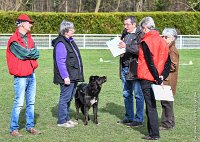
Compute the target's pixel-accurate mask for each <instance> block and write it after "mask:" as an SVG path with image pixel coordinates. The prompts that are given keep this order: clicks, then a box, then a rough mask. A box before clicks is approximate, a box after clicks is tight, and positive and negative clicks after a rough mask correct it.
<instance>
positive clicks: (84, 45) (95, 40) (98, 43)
mask: <svg viewBox="0 0 200 142" xmlns="http://www.w3.org/2000/svg"><path fill="white" fill-rule="evenodd" d="M10 36H11V34H0V49H6V45H7V42H8V39H9V37H10ZM56 36H57V35H56V34H33V38H34V41H35V44H36V46H37V48H38V49H52V48H53V47H52V46H51V41H52V40H53V39H55V38H56ZM117 36H120V34H75V35H74V39H75V42H76V44H77V45H78V47H79V48H80V49H108V47H107V46H106V41H108V40H110V39H112V38H114V37H117ZM176 47H177V48H178V49H200V35H179V36H178V39H177V41H176Z"/></svg>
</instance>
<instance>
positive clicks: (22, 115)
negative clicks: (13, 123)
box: [19, 108, 40, 129]
mask: <svg viewBox="0 0 200 142" xmlns="http://www.w3.org/2000/svg"><path fill="white" fill-rule="evenodd" d="M39 116H40V115H39V114H38V113H34V124H35V125H36V124H37V119H38V117H39ZM25 126H26V109H25V108H23V109H22V110H21V111H20V115H19V127H20V128H19V129H22V128H23V127H25Z"/></svg>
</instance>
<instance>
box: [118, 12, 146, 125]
mask: <svg viewBox="0 0 200 142" xmlns="http://www.w3.org/2000/svg"><path fill="white" fill-rule="evenodd" d="M124 28H125V29H124V31H123V33H122V37H121V39H122V41H121V42H120V44H119V48H125V51H126V52H125V53H124V54H123V55H121V56H120V78H121V80H122V88H123V98H124V104H125V116H124V118H123V119H122V120H120V121H118V122H117V123H118V124H125V125H127V126H128V127H131V126H133V127H137V126H142V123H143V121H144V97H143V93H142V89H141V86H140V81H139V80H138V78H137V66H138V65H137V64H138V48H139V44H140V41H141V38H142V36H143V32H142V31H141V29H140V28H139V27H137V24H136V18H135V17H133V16H128V17H126V18H125V20H124ZM133 92H134V95H135V97H133ZM133 98H135V99H136V101H135V102H136V105H135V106H136V112H135V113H134V100H133Z"/></svg>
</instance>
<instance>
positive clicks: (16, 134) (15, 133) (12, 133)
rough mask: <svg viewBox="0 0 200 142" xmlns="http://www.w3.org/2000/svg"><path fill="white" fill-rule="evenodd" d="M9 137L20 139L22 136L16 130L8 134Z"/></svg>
mask: <svg viewBox="0 0 200 142" xmlns="http://www.w3.org/2000/svg"><path fill="white" fill-rule="evenodd" d="M10 135H11V136H13V137H22V136H23V135H22V134H20V133H19V131H18V130H14V131H12V132H10Z"/></svg>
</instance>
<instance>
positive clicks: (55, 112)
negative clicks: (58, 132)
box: [51, 105, 76, 118]
mask: <svg viewBox="0 0 200 142" xmlns="http://www.w3.org/2000/svg"><path fill="white" fill-rule="evenodd" d="M51 114H52V116H53V117H55V118H58V105H56V106H54V107H52V108H51ZM75 115H76V112H75V111H74V110H72V109H71V108H70V118H75Z"/></svg>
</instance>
